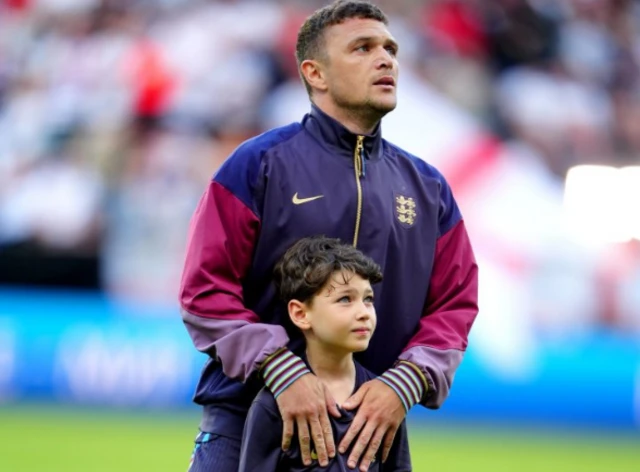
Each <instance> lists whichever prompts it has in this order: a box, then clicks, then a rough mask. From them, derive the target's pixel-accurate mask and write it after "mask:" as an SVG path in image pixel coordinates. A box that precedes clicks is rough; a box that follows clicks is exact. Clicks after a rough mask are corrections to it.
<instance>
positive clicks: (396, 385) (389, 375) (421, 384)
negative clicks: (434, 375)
mask: <svg viewBox="0 0 640 472" xmlns="http://www.w3.org/2000/svg"><path fill="white" fill-rule="evenodd" d="M378 379H379V380H381V381H382V382H384V383H385V384H387V385H388V386H389V387H391V388H392V389H393V391H394V392H396V394H397V395H398V397H399V398H400V401H401V402H402V405H403V406H404V409H405V411H406V412H407V413H408V412H409V410H410V409H411V407H412V406H413V405H415V404H416V403H419V402H420V400H421V399H422V398H423V397H424V394H425V393H426V391H427V388H428V386H427V383H426V379H425V378H424V375H423V374H422V372H420V371H419V369H418V368H417V367H415V366H414V365H413V364H411V363H410V362H406V361H401V362H398V363H397V364H396V365H395V366H394V367H392V368H391V369H389V370H387V371H386V372H385V373H383V374H382V375H381V376H380V377H378Z"/></svg>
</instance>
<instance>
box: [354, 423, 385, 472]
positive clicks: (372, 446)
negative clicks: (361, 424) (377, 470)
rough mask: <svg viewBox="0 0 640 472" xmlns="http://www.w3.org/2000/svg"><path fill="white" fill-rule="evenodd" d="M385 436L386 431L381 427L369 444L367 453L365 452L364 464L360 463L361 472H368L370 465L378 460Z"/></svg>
mask: <svg viewBox="0 0 640 472" xmlns="http://www.w3.org/2000/svg"><path fill="white" fill-rule="evenodd" d="M385 436H386V435H385V430H384V429H383V428H381V427H380V428H378V429H377V430H376V432H375V433H374V435H373V438H372V439H371V441H370V442H369V447H368V448H367V452H365V454H364V457H363V458H362V462H360V470H361V472H367V470H369V465H370V464H372V463H373V462H374V461H375V460H376V454H377V453H378V450H379V449H380V445H381V444H382V440H383V438H385ZM356 462H357V460H356Z"/></svg>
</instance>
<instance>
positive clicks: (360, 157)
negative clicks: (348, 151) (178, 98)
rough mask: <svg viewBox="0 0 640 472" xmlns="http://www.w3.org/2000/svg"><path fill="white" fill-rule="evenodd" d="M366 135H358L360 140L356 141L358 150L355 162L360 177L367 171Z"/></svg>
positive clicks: (354, 157) (354, 158)
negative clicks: (365, 154)
mask: <svg viewBox="0 0 640 472" xmlns="http://www.w3.org/2000/svg"><path fill="white" fill-rule="evenodd" d="M363 143H364V136H358V141H357V143H356V152H355V154H354V156H353V162H354V165H355V166H356V169H357V170H358V177H364V175H365V173H366V169H365V163H364V144H363Z"/></svg>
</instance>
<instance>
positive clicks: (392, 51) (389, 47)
mask: <svg viewBox="0 0 640 472" xmlns="http://www.w3.org/2000/svg"><path fill="white" fill-rule="evenodd" d="M385 49H386V50H387V51H389V54H391V55H392V56H395V55H396V54H398V50H397V49H396V48H395V47H394V46H387V47H386V48H385Z"/></svg>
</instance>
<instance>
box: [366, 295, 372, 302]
mask: <svg viewBox="0 0 640 472" xmlns="http://www.w3.org/2000/svg"><path fill="white" fill-rule="evenodd" d="M373 301H374V300H373V295H369V296H368V297H365V298H364V302H365V303H373Z"/></svg>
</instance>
